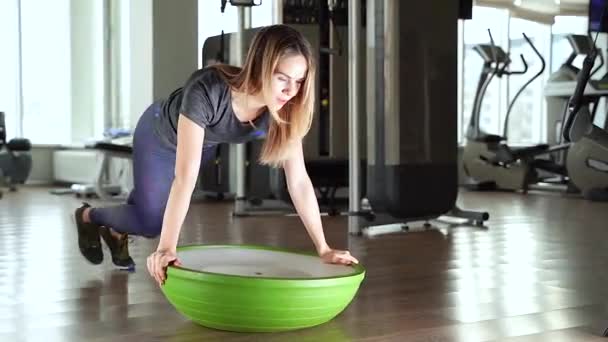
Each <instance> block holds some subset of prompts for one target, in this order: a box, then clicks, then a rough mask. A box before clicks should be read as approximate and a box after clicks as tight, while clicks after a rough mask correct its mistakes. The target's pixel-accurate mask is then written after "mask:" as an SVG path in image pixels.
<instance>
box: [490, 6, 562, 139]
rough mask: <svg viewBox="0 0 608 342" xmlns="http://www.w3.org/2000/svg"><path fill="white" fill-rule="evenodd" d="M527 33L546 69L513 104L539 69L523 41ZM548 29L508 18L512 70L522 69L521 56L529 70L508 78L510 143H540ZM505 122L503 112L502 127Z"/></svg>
mask: <svg viewBox="0 0 608 342" xmlns="http://www.w3.org/2000/svg"><path fill="white" fill-rule="evenodd" d="M524 33H525V34H526V35H527V36H528V38H529V39H530V41H531V42H532V44H534V47H535V48H536V49H537V50H538V52H539V53H540V55H541V56H542V58H543V60H544V61H545V64H546V66H545V70H544V72H543V73H542V74H540V75H539V76H538V77H537V78H536V79H535V80H534V81H532V83H530V84H529V85H527V86H526V87H525V88H524V89H523V91H522V92H521V93H520V95H519V96H518V97H517V99H516V100H515V101H514V102H512V101H513V99H514V97H515V96H516V95H517V93H518V92H519V91H520V90H521V89H522V87H523V86H524V85H525V84H526V83H527V82H529V81H530V80H531V79H532V78H533V77H534V76H536V75H537V74H538V73H539V72H540V71H541V68H542V60H541V59H540V58H539V57H537V55H536V53H535V52H534V50H533V48H532V46H531V45H530V44H529V43H528V42H527V41H526V39H525V38H524V36H523V34H524ZM550 33H551V29H550V27H549V25H546V24H540V23H536V22H532V21H528V20H523V19H519V18H511V20H510V23H509V39H510V55H511V59H512V63H511V70H513V71H518V70H524V64H523V63H522V61H521V57H520V55H522V56H523V57H524V59H525V60H526V64H527V65H528V71H527V72H526V73H525V74H522V75H512V76H510V77H509V80H508V81H509V82H508V84H509V102H510V103H511V102H512V103H513V105H512V109H511V112H510V115H509V119H508V127H507V129H506V134H507V138H508V141H509V142H510V143H516V144H517V143H539V142H540V141H541V139H542V116H543V113H544V112H545V102H544V101H543V100H542V99H543V96H544V95H543V91H544V84H545V81H546V79H547V76H548V70H549V61H548V60H547V58H548V56H549V55H550V51H549V50H550V44H549V39H548V38H549V37H550ZM505 123H506V113H505V116H504V117H503V122H502V125H501V126H502V127H503V130H504V124H505Z"/></svg>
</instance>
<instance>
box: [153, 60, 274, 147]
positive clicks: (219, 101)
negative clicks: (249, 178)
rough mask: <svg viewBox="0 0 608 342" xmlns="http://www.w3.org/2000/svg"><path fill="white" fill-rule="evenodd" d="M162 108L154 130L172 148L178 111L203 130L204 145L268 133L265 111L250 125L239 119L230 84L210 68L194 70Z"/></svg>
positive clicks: (175, 134)
mask: <svg viewBox="0 0 608 342" xmlns="http://www.w3.org/2000/svg"><path fill="white" fill-rule="evenodd" d="M161 108H162V110H161V113H160V118H159V120H158V121H157V127H156V131H157V133H158V134H159V135H160V137H161V138H162V139H163V140H165V141H166V142H167V143H168V144H169V146H170V147H172V148H173V149H175V148H176V146H177V122H178V118H179V115H180V113H181V114H183V115H185V116H186V117H188V118H189V119H190V120H192V121H193V122H195V123H196V124H197V125H199V126H201V127H203V128H204V129H205V140H204V142H203V147H204V148H206V147H210V146H213V145H217V144H219V143H244V142H247V141H251V140H255V139H263V138H265V137H266V135H267V133H268V123H269V115H270V114H269V113H268V111H264V113H262V114H261V115H260V116H258V117H257V118H256V119H255V120H254V121H253V126H252V125H251V124H250V123H248V122H246V123H244V122H240V121H239V120H238V118H237V117H236V115H235V114H234V111H233V109H232V101H231V94H230V86H229V85H228V84H227V83H226V81H225V80H224V78H223V77H222V75H221V74H220V71H218V70H217V69H215V68H212V67H206V68H203V69H200V70H197V71H195V72H194V73H193V74H192V75H191V76H190V78H188V80H187V82H186V84H185V85H184V86H183V87H181V88H178V89H177V90H175V91H174V92H173V93H171V95H169V97H168V98H167V99H166V100H164V101H162V104H161ZM254 126H255V127H254Z"/></svg>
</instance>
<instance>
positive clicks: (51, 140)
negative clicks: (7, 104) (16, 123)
mask: <svg viewBox="0 0 608 342" xmlns="http://www.w3.org/2000/svg"><path fill="white" fill-rule="evenodd" d="M21 24H22V25H21V42H22V56H21V62H22V75H23V136H24V137H26V138H28V139H30V140H31V141H32V143H36V144H63V143H70V142H71V127H72V126H71V114H72V113H71V67H70V65H71V47H70V1H69V0H54V1H47V0H21Z"/></svg>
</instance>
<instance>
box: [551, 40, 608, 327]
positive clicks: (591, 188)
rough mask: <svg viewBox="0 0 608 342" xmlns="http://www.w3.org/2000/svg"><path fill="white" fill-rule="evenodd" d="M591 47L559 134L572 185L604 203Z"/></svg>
mask: <svg viewBox="0 0 608 342" xmlns="http://www.w3.org/2000/svg"><path fill="white" fill-rule="evenodd" d="M596 39H597V36H596ZM593 46H594V48H593V49H592V51H591V53H590V54H588V55H587V56H586V57H585V60H584V62H583V68H582V70H581V71H580V73H579V75H578V81H577V84H576V88H575V90H574V94H573V95H572V97H571V98H570V101H569V102H568V107H567V109H566V113H565V125H564V129H563V133H562V134H563V137H564V140H565V141H568V142H570V143H571V147H570V151H569V153H568V157H567V160H566V167H567V169H568V173H569V174H570V179H571V180H572V182H573V183H574V184H575V185H576V186H577V187H578V188H579V189H580V190H581V193H582V195H583V197H584V198H586V199H589V200H592V201H608V132H606V131H605V130H604V129H603V128H602V127H598V126H597V125H595V124H594V123H593V116H594V115H593V112H594V111H595V108H594V110H593V112H592V111H591V110H590V107H591V104H592V103H593V101H594V99H593V97H587V96H585V94H584V92H585V88H586V87H587V83H589V82H593V81H590V78H591V75H592V74H593V73H592V72H591V68H592V67H593V64H594V62H595V59H596V57H597V55H598V51H597V49H596V48H595V41H594V42H593ZM594 107H595V106H594ZM605 336H606V335H605Z"/></svg>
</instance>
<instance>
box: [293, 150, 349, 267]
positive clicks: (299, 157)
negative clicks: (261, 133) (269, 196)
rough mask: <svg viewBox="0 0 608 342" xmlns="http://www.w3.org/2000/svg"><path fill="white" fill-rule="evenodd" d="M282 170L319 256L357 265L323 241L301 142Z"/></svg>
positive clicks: (317, 204) (316, 205)
mask: <svg viewBox="0 0 608 342" xmlns="http://www.w3.org/2000/svg"><path fill="white" fill-rule="evenodd" d="M284 168H285V177H286V179H287V189H288V190H289V194H290V196H291V199H292V201H293V204H294V206H295V208H296V211H297V212H298V215H299V216H300V219H301V220H302V223H303V224H304V226H305V227H306V230H307V231H308V235H310V238H311V239H312V241H313V243H314V245H315V248H316V250H317V253H318V254H319V256H320V257H322V258H323V260H325V261H326V262H331V263H342V264H350V263H358V261H357V259H355V258H354V257H353V256H351V255H350V253H349V252H348V251H339V250H334V249H332V248H330V247H329V246H328V244H327V241H326V240H325V235H324V233H323V224H322V222H321V214H320V211H319V203H318V202H317V196H316V194H315V190H314V187H313V185H312V182H311V180H310V177H309V176H308V173H307V172H306V167H305V164H304V152H303V151H302V142H298V143H297V145H296V146H294V149H293V156H292V157H291V158H290V159H289V160H288V161H287V162H286V163H285V166H284Z"/></svg>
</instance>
